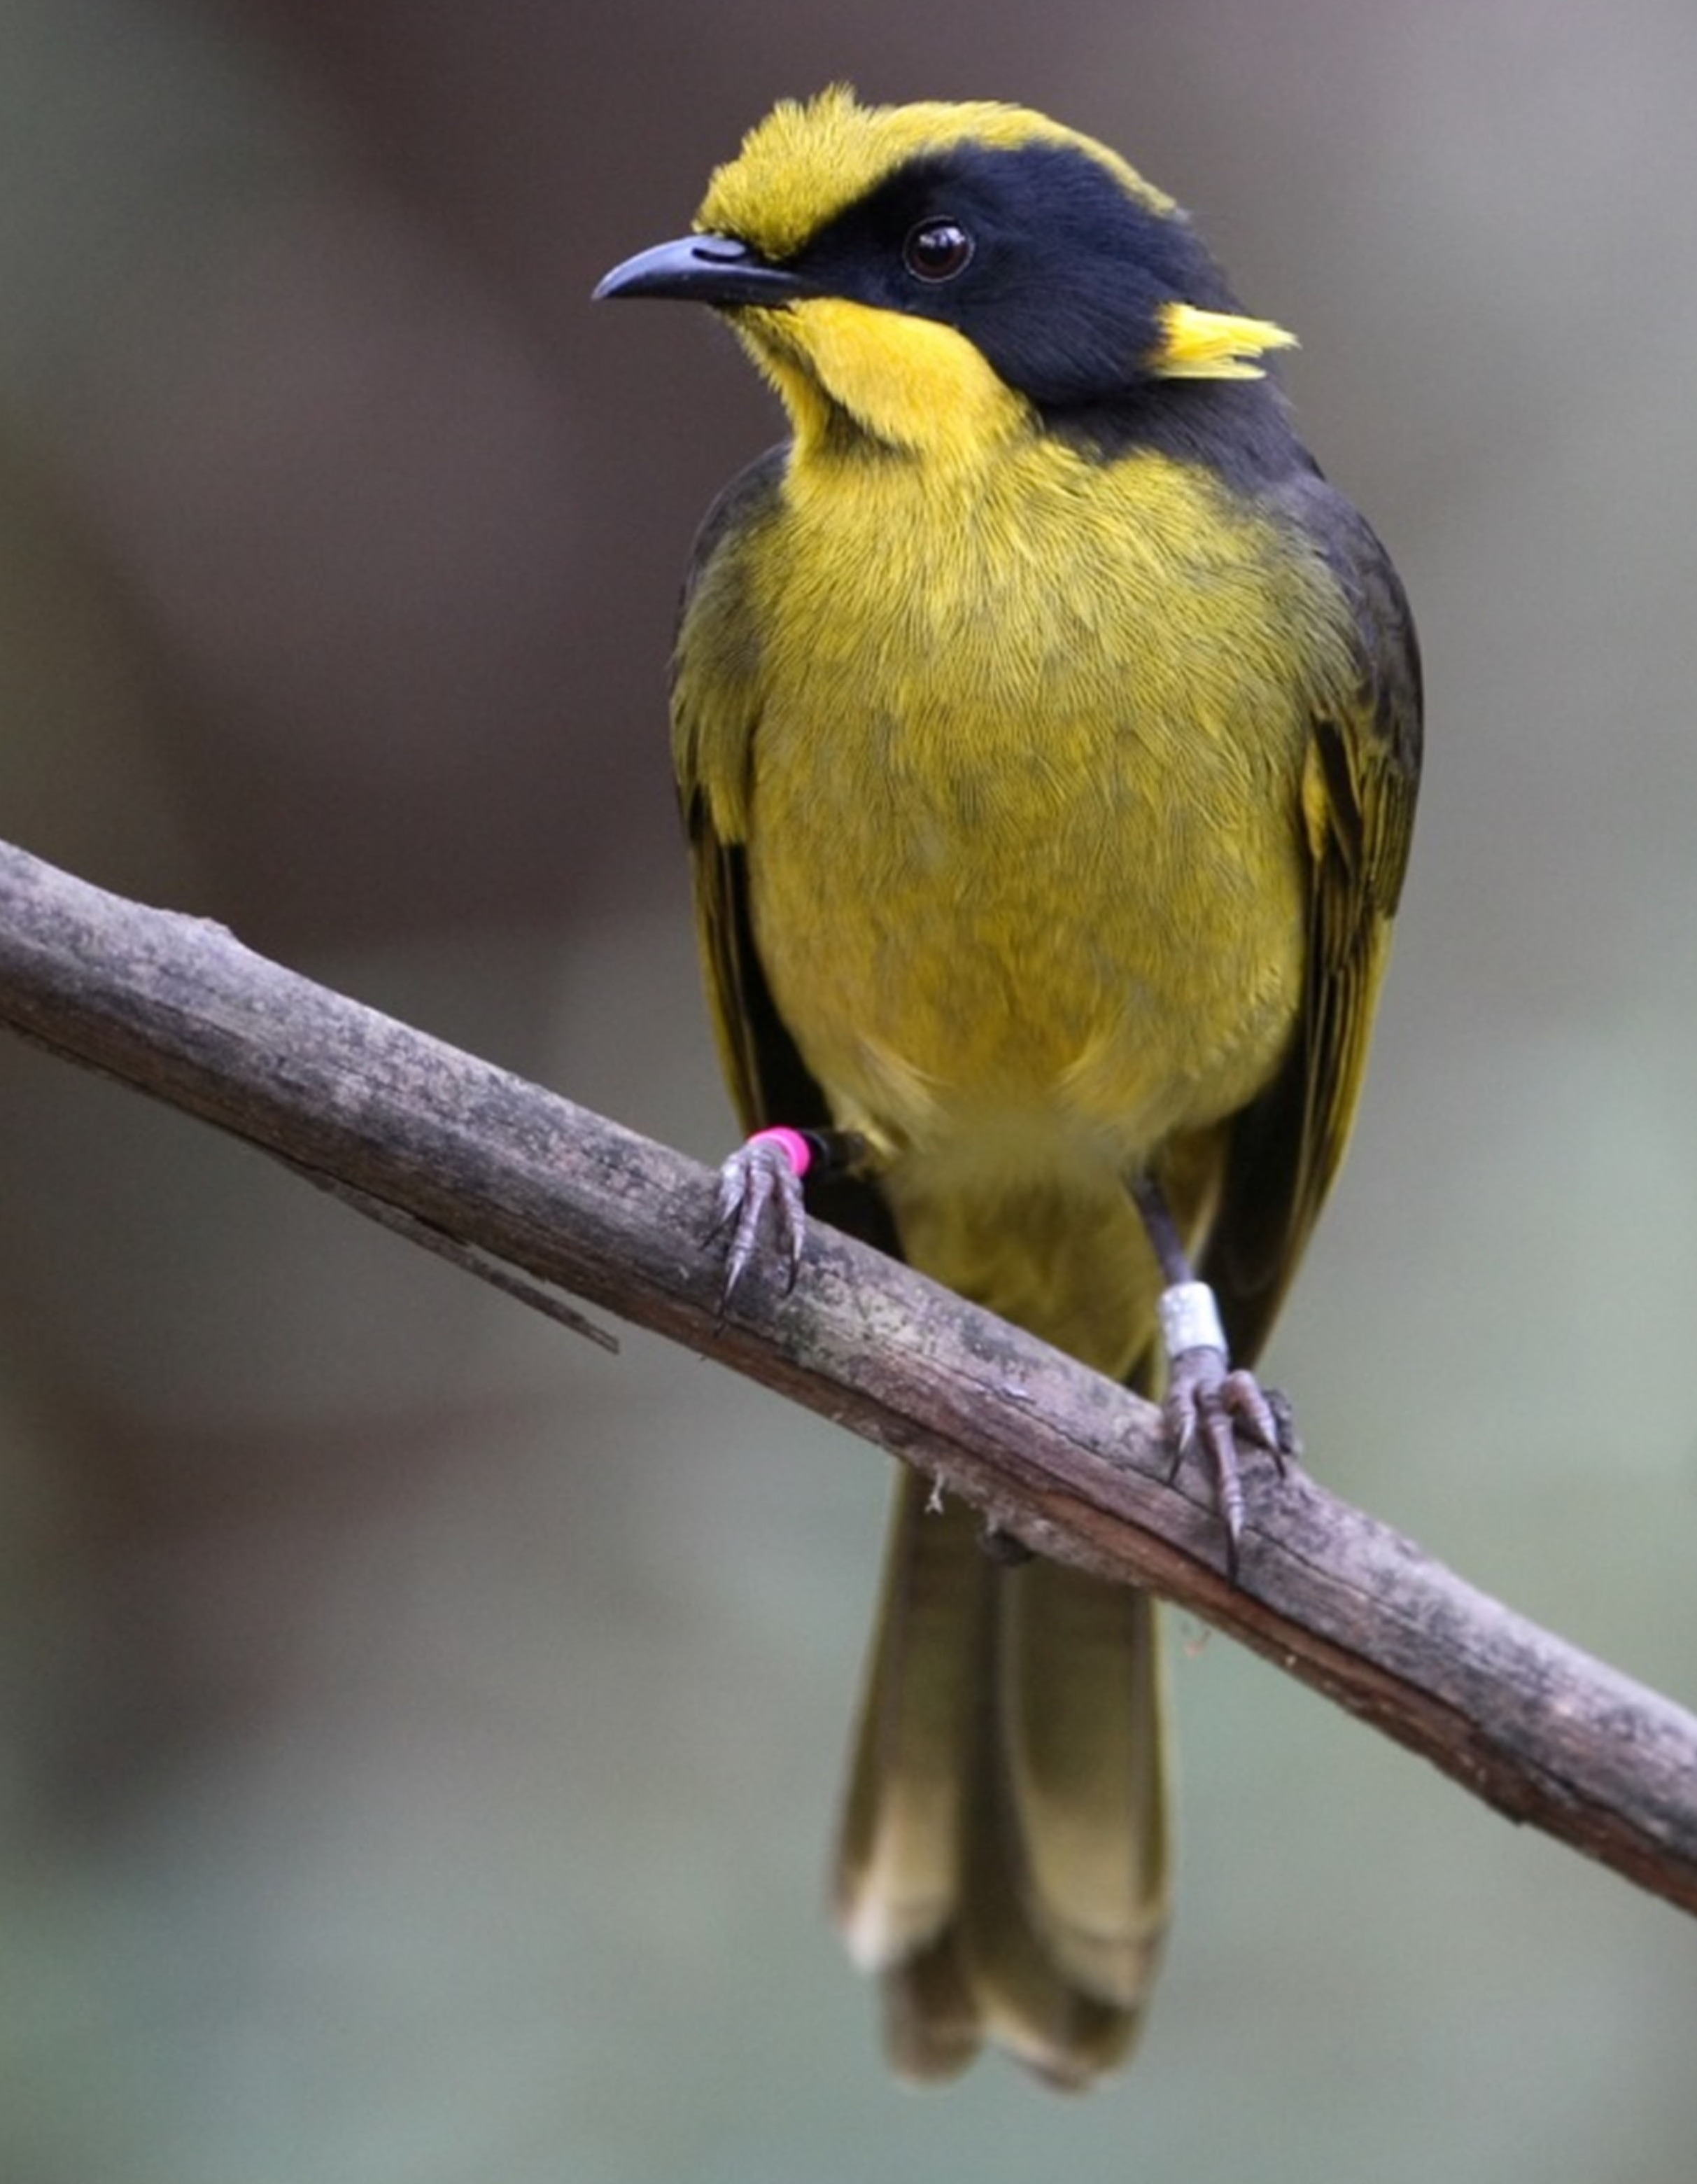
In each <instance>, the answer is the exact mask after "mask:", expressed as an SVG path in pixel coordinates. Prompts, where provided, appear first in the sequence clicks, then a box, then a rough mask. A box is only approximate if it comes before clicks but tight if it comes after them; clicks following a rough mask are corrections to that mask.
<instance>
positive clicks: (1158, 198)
mask: <svg viewBox="0 0 1697 2184" xmlns="http://www.w3.org/2000/svg"><path fill="white" fill-rule="evenodd" d="M968 143H970V144H982V145H988V147H989V148H991V149H992V150H994V151H1007V152H1013V151H1017V150H1019V149H1020V148H1021V146H1022V145H1027V144H1065V145H1070V146H1071V148H1073V149H1074V150H1075V151H1080V152H1083V153H1087V154H1088V156H1089V157H1090V158H1091V159H1093V160H1095V161H1096V163H1097V164H1098V165H1099V166H1101V167H1103V168H1104V169H1105V170H1107V172H1108V173H1110V175H1113V176H1114V177H1115V179H1116V181H1118V182H1119V183H1120V185H1121V187H1122V188H1123V189H1124V190H1125V191H1126V192H1127V195H1128V196H1130V197H1132V198H1136V199H1137V201H1138V203H1139V204H1142V205H1143V206H1145V207H1147V208H1148V209H1149V210H1150V211H1151V212H1156V213H1160V214H1168V213H1171V212H1174V211H1176V210H1177V207H1176V206H1175V205H1174V203H1173V201H1172V199H1171V198H1169V197H1166V196H1164V195H1163V194H1162V192H1160V190H1158V189H1156V188H1155V187H1154V186H1153V185H1152V184H1150V183H1149V182H1146V181H1144V180H1143V176H1142V175H1139V174H1138V171H1137V170H1136V169H1135V168H1134V167H1132V166H1129V165H1128V164H1127V162H1126V161H1125V160H1124V159H1121V157H1120V155H1119V153H1117V152H1112V151H1110V150H1109V148H1108V147H1107V146H1106V145H1105V144H1099V143H1098V142H1096V140H1095V139H1094V138H1093V137H1091V136H1081V135H1080V134H1079V133H1078V131H1077V130H1074V129H1064V128H1062V126H1061V125H1060V123H1059V122H1056V121H1050V120H1049V119H1048V118H1047V117H1046V116H1045V115H1043V114H1035V113H1033V112H1032V110H1031V109H1030V108H1029V107H1024V106H1008V105H1004V104H1003V103H1000V102H999V101H998V100H994V99H973V100H969V101H966V102H964V103H949V102H948V101H945V100H942V99H931V100H927V101H925V102H923V103H920V104H917V105H913V106H862V105H861V104H860V103H859V101H858V100H857V99H856V97H855V96H854V91H853V89H852V88H851V87H850V86H849V85H848V84H844V83H838V84H833V85H832V86H831V88H830V89H829V90H828V91H823V92H821V93H820V94H819V96H818V97H816V98H812V99H809V100H807V101H805V102H803V101H799V100H797V99H785V100H783V101H782V103H781V104H779V105H778V106H776V107H775V108H774V109H773V110H772V112H771V113H770V114H768V115H767V116H766V118H765V120H764V121H761V122H759V123H757V124H756V125H755V126H754V128H753V129H751V130H750V131H748V135H747V136H745V137H744V138H743V147H742V149H741V150H740V151H739V152H738V153H737V157H736V158H735V159H732V160H729V161H727V162H726V164H725V165H724V166H722V167H721V168H719V169H718V170H716V172H715V174H714V175H713V177H712V179H711V181H709V184H708V187H707V195H706V197H705V198H704V199H703V200H702V205H701V209H700V211H699V212H698V214H696V219H695V225H696V227H697V228H698V231H702V232H703V233H707V234H721V235H734V236H736V237H737V238H738V239H739V240H740V241H742V242H747V243H749V244H751V245H752V246H753V247H754V248H755V249H756V250H758V251H759V253H761V255H762V256H763V257H765V258H769V259H776V260H778V261H780V262H782V260H783V259H786V258H787V257H790V256H791V255H792V254H793V253H794V252H796V251H798V250H799V249H800V248H801V247H802V245H803V244H804V242H806V241H807V239H808V237H810V236H811V235H814V234H816V233H817V232H818V231H819V230H820V229H821V227H822V226H825V224H826V221H827V220H832V219H833V218H834V217H835V216H836V214H838V213H839V212H843V211H845V210H846V209H848V207H849V206H850V205H851V204H853V203H855V202H856V200H857V199H859V198H863V197H864V196H865V194H866V192H868V191H869V190H871V189H873V188H874V187H876V185H877V184H878V183H879V182H881V181H883V179H884V177H885V176H886V175H891V174H893V173H894V172H895V171H896V170H897V169H898V168H899V167H901V166H903V165H904V164H906V163H907V161H908V160H910V159H915V158H918V157H921V156H922V155H923V154H924V153H928V152H943V151H947V150H948V149H949V148H950V147H951V146H953V145H957V144H968Z"/></svg>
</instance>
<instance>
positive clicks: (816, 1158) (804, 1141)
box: [709, 1129, 866, 1304]
mask: <svg viewBox="0 0 1697 2184" xmlns="http://www.w3.org/2000/svg"><path fill="white" fill-rule="evenodd" d="M865 1150H866V1148H865V1139H862V1138H860V1137H858V1136H857V1135H856V1134H854V1131H852V1130H791V1129H770V1130H756V1131H755V1132H754V1135H753V1137H751V1138H748V1139H746V1140H745V1141H744V1142H743V1144H742V1145H739V1146H738V1147H737V1150H736V1151H735V1152H734V1153H732V1156H731V1157H730V1158H729V1159H728V1160H727V1161H726V1162H725V1163H724V1165H723V1166H722V1167H721V1169H720V1171H719V1204H718V1212H717V1215H716V1217H715V1221H714V1223H713V1228H712V1231H711V1236H713V1237H717V1236H722V1235H723V1234H725V1232H726V1230H727V1229H728V1230H729V1231H730V1234H731V1241H730V1243H729V1245H727V1246H726V1252H725V1290H724V1301H726V1303H727V1304H728V1303H729V1302H730V1300H731V1293H732V1290H734V1289H735V1288H736V1286H737V1283H738V1282H740V1281H741V1280H742V1279H743V1275H744V1274H745V1273H747V1272H748V1266H749V1262H751V1261H752V1259H753V1258H754V1254H755V1252H756V1251H759V1249H760V1247H761V1243H762V1239H763V1234H765V1232H767V1231H768V1230H770V1234H771V1241H772V1243H773V1244H774V1245H776V1249H777V1251H778V1255H779V1258H780V1261H781V1263H782V1267H783V1269H784V1288H785V1289H786V1290H792V1289H793V1288H794V1287H795V1278H796V1275H797V1273H798V1272H799V1270H800V1268H801V1255H802V1251H803V1249H804V1246H805V1245H806V1241H807V1209H806V1206H805V1205H804V1202H803V1200H802V1191H801V1181H802V1178H803V1177H804V1176H805V1175H814V1176H821V1175H832V1174H841V1173H843V1170H844V1169H846V1168H849V1167H854V1166H855V1165H856V1163H857V1162H859V1161H860V1160H861V1159H862V1158H864V1156H865ZM709 1240H711V1239H710V1238H709Z"/></svg>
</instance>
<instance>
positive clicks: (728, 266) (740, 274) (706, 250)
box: [594, 235, 810, 308]
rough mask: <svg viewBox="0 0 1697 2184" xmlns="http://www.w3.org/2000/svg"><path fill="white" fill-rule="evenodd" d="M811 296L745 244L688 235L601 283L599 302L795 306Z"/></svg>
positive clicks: (617, 270)
mask: <svg viewBox="0 0 1697 2184" xmlns="http://www.w3.org/2000/svg"><path fill="white" fill-rule="evenodd" d="M809 293H810V289H809V287H808V285H807V283H806V282H805V281H803V280H802V279H800V278H799V276H797V275H796V274H794V273H789V272H786V271H785V270H784V269H783V267H782V266H781V265H768V264H767V263H766V261H765V259H763V258H761V257H760V256H759V254H758V253H756V252H754V251H753V250H751V249H750V248H748V244H747V243H746V242H737V240H736V239H735V237H732V236H728V235H686V236H683V237H680V238H679V240H678V241H677V242H659V243H656V244H655V245H654V248H653V249H652V250H641V251H638V252H637V255H636V256H635V257H634V258H627V259H626V260H625V262H624V264H623V265H615V267H614V268H613V270H612V271H611V272H610V273H609V274H608V275H607V276H605V278H604V279H603V280H602V281H599V282H598V284H597V286H596V288H595V292H594V300H595V301H596V302H597V303H599V302H600V301H601V300H602V298H604V297H607V296H676V297H682V298H684V299H685V300H686V301H687V302H690V303H696V304H765V305H766V306H767V307H768V308H772V307H775V306H776V305H778V304H790V303H793V302H794V301H795V300H796V299H797V298H798V297H801V296H805V295H807V294H809Z"/></svg>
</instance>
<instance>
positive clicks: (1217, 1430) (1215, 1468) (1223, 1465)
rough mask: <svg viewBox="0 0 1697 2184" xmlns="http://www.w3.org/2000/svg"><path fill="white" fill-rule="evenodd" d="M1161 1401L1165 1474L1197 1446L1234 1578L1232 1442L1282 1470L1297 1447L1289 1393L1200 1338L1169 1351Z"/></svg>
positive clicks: (1237, 1476) (1240, 1519) (1239, 1510)
mask: <svg viewBox="0 0 1697 2184" xmlns="http://www.w3.org/2000/svg"><path fill="white" fill-rule="evenodd" d="M1166 1424H1167V1432H1168V1435H1169V1437H1170V1438H1171V1443H1172V1473H1171V1475H1172V1476H1174V1477H1176V1476H1177V1472H1178V1468H1179V1466H1180V1465H1181V1464H1182V1463H1183V1461H1184V1459H1185V1457H1187V1456H1188V1455H1189V1453H1190V1451H1192V1450H1193V1448H1196V1447H1197V1446H1200V1448H1201V1451H1202V1454H1203V1457H1204V1460H1205V1463H1206V1464H1207V1466H1208V1469H1209V1473H1210V1476H1211V1477H1212V1479H1213V1482H1214V1498H1215V1502H1216V1506H1217V1507H1218V1509H1219V1512H1220V1520H1221V1523H1222V1524H1224V1526H1225V1528H1226V1555H1227V1564H1228V1566H1229V1568H1230V1570H1231V1574H1232V1577H1233V1578H1234V1579H1235V1578H1236V1576H1237V1574H1238V1542H1239V1541H1240V1540H1241V1539H1242V1537H1243V1531H1244V1482H1243V1478H1242V1475H1241V1473H1240V1470H1239V1466H1238V1448H1239V1444H1240V1443H1247V1444H1248V1445H1249V1446H1251V1447H1253V1448H1258V1449H1260V1450H1261V1451H1264V1453H1266V1455H1268V1456H1270V1457H1271V1458H1272V1460H1273V1462H1274V1463H1276V1464H1277V1466H1278V1470H1279V1475H1280V1477H1281V1478H1282V1477H1283V1476H1284V1474H1285V1473H1286V1471H1287V1470H1288V1468H1289V1466H1290V1463H1292V1461H1293V1460H1294V1458H1295V1457H1298V1456H1299V1454H1300V1453H1301V1444H1300V1442H1299V1440H1298V1439H1297V1435H1296V1422H1295V1418H1294V1415H1293V1413H1292V1411H1291V1407H1290V1401H1289V1398H1288V1396H1284V1395H1283V1394H1282V1393H1281V1391H1280V1390H1278V1389H1277V1388H1263V1387H1262V1385H1261V1384H1260V1381H1259V1380H1257V1379H1256V1378H1255V1374H1254V1373H1250V1372H1248V1371H1246V1370H1244V1368H1241V1367H1240V1368H1237V1369H1236V1370H1234V1369H1233V1368H1232V1363H1231V1361H1230V1360H1229V1358H1228V1357H1227V1355H1226V1352H1225V1351H1223V1350H1217V1349H1216V1348H1214V1347H1213V1346H1211V1345H1210V1344H1202V1345H1199V1346H1197V1347H1196V1348H1194V1349H1190V1350H1181V1351H1179V1352H1178V1354H1177V1357H1174V1358H1173V1360H1172V1362H1171V1367H1170V1368H1169V1371H1168V1378H1167V1390H1166Z"/></svg>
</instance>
